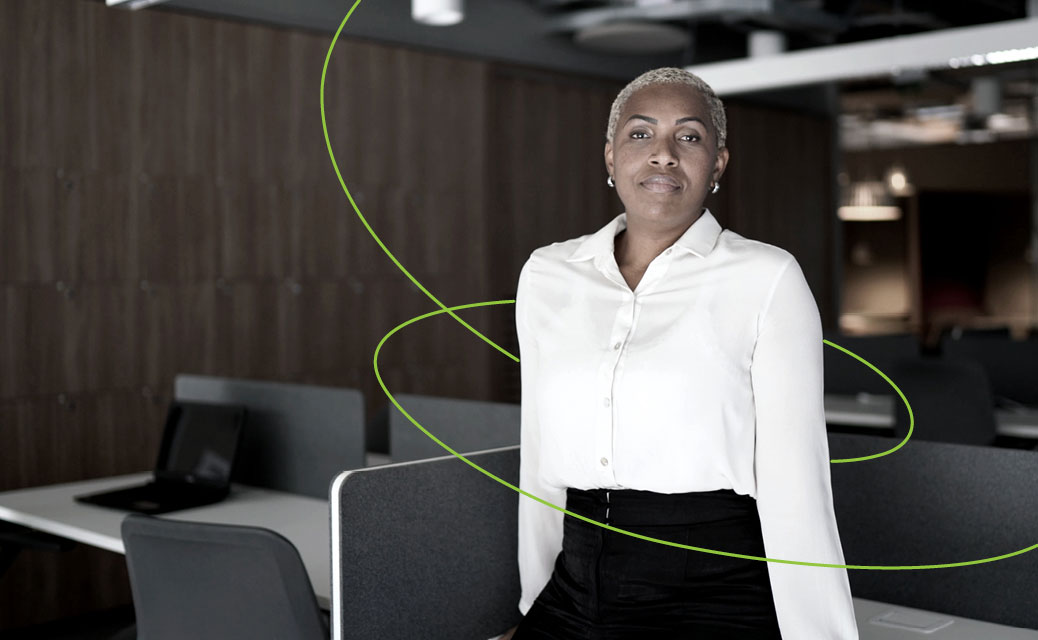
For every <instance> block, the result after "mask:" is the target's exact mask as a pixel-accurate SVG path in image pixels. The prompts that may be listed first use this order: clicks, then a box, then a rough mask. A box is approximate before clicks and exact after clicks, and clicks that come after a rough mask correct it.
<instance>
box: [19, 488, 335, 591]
mask: <svg viewBox="0 0 1038 640" xmlns="http://www.w3.org/2000/svg"><path fill="white" fill-rule="evenodd" d="M150 478H151V474H150V473H137V474H132V475H127V476H117V477H111V478H102V479H98V480H84V481H81V482H71V483H68V484H56V485H49V486H45V487H34V488H31V489H18V490H15V491H5V492H2V493H0V520H6V521H8V522H13V523H16V524H21V525H25V526H27V527H32V528H33V529H37V530H39V531H44V532H46V533H51V534H54V535H57V536H61V537H63V538H68V539H70V540H75V541H76V542H81V543H83V544H88V545H90V546H93V547H99V548H101V549H107V550H109V551H114V552H116V553H125V550H124V548H123V540H122V535H121V533H120V529H119V527H120V525H121V524H122V520H123V518H124V517H126V513H124V512H121V511H115V510H112V509H105V508H103V507H97V506H93V505H87V504H81V503H79V502H76V501H74V500H73V499H72V497H73V496H76V495H80V494H84V493H93V492H97V491H105V490H107V489H115V488H119V487H122V486H127V485H133V484H141V483H143V482H146V481H147V480H148V479H150ZM160 517H163V518H171V519H174V520H194V521H198V522H212V523H217V524H238V525H251V526H256V527H263V528H265V529H270V530H271V531H276V532H277V533H280V534H281V535H283V536H285V537H286V538H288V539H289V541H291V542H292V544H293V545H295V547H296V549H298V550H299V555H300V556H301V557H302V559H303V564H304V565H305V566H306V571H307V574H309V576H310V583H311V584H312V585H313V588H314V593H315V594H316V595H317V601H318V603H319V604H320V605H321V607H322V608H324V609H328V608H329V606H330V605H329V603H330V600H329V598H330V596H331V564H330V563H331V551H330V549H331V542H330V538H329V535H330V534H329V527H328V502H327V501H326V500H318V499H316V498H310V497H307V496H299V495H294V494H290V493H281V492H279V491H270V490H267V489H257V488H254V487H246V486H241V485H235V486H234V487H233V489H232V491H231V495H230V496H229V497H228V498H227V499H226V500H224V501H223V502H220V503H217V504H212V505H208V506H205V507H198V508H196V509H185V510H183V511H177V512H174V513H168V514H165V515H163V516H160Z"/></svg>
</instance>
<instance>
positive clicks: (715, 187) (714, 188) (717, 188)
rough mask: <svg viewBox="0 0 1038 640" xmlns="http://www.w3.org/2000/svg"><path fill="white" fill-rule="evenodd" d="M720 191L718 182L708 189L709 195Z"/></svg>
mask: <svg viewBox="0 0 1038 640" xmlns="http://www.w3.org/2000/svg"><path fill="white" fill-rule="evenodd" d="M720 190H721V183H720V182H715V183H714V186H713V188H712V189H710V193H717V192H718V191H720Z"/></svg>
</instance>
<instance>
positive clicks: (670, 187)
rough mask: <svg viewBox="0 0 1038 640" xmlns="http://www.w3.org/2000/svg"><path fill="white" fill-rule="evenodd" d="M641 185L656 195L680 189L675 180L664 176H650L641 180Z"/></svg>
mask: <svg viewBox="0 0 1038 640" xmlns="http://www.w3.org/2000/svg"><path fill="white" fill-rule="evenodd" d="M641 184H642V186H643V187H645V188H646V189H648V190H649V191H655V192H656V193H670V192H671V191H677V190H678V189H680V188H681V185H679V184H678V182H677V180H675V179H674V178H671V177H670V176H664V175H656V176H650V177H648V178H646V179H645V180H643V181H642V183H641Z"/></svg>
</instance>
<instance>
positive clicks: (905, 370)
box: [887, 357, 998, 445]
mask: <svg viewBox="0 0 1038 640" xmlns="http://www.w3.org/2000/svg"><path fill="white" fill-rule="evenodd" d="M887 375H888V376H890V379H891V380H893V381H894V384H896V385H897V386H898V388H900V389H901V392H902V393H904V394H905V397H906V398H908V402H909V404H911V405H912V414H913V415H914V416H915V427H914V430H913V432H912V437H913V438H915V439H919V440H932V441H935V442H953V443H958V444H974V445H988V444H991V443H992V442H994V440H995V437H996V435H997V429H998V424H997V422H996V420H995V404H994V399H993V398H992V395H991V387H990V384H989V383H988V379H987V374H985V373H984V369H983V367H981V366H980V365H979V364H977V363H976V362H973V361H969V360H954V361H952V360H944V359H942V358H929V357H920V358H906V359H900V360H896V361H895V362H894V363H893V365H891V368H890V372H889V373H887ZM895 406H896V417H895V420H894V433H895V434H896V435H897V436H899V437H901V438H903V437H904V436H905V435H906V434H907V433H908V425H909V419H908V409H907V408H906V407H905V405H904V403H903V402H901V401H900V398H899V399H898V401H897V402H896V403H895Z"/></svg>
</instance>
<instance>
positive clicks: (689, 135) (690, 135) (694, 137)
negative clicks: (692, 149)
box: [681, 133, 699, 142]
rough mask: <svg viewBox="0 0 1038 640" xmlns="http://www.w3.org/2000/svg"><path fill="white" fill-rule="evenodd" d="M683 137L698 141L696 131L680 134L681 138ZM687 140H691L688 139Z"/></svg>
mask: <svg viewBox="0 0 1038 640" xmlns="http://www.w3.org/2000/svg"><path fill="white" fill-rule="evenodd" d="M685 138H693V139H694V140H695V141H696V142H699V134H698V133H686V134H684V135H683V136H681V139H682V140H684V139H685ZM689 142H692V140H689Z"/></svg>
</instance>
